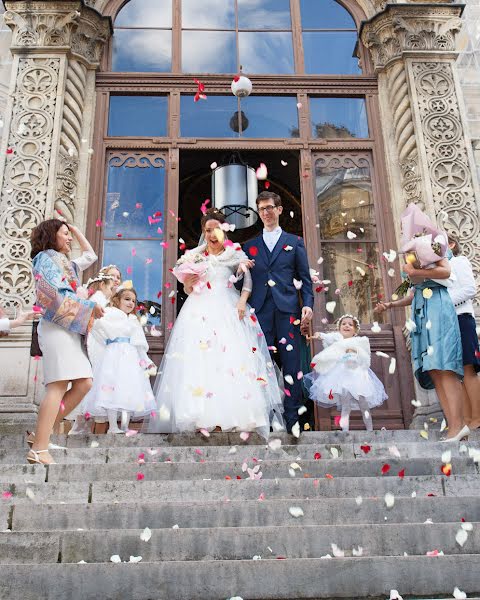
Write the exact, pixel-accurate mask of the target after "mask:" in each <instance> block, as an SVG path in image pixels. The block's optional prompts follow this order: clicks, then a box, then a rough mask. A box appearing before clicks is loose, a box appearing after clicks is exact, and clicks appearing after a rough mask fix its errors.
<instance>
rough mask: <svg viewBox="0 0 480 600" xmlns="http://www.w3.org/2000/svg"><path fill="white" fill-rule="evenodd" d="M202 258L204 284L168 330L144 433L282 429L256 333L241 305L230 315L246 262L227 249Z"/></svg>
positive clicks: (273, 383) (272, 378)
mask: <svg viewBox="0 0 480 600" xmlns="http://www.w3.org/2000/svg"><path fill="white" fill-rule="evenodd" d="M205 249H206V247H205V245H202V246H199V247H198V248H196V249H195V250H192V251H191V252H197V253H202V254H203V256H204V257H205V260H206V261H207V263H208V270H207V272H206V276H205V278H204V279H205V281H206V284H205V285H204V286H203V287H202V288H201V289H200V290H199V291H198V292H195V291H194V292H192V293H191V294H190V296H189V297H188V298H187V300H186V302H185V304H184V305H183V307H182V309H181V311H180V314H179V316H178V318H177V320H176V323H175V326H174V327H173V330H172V333H171V336H170V340H169V342H168V344H167V348H166V351H165V355H164V357H163V360H162V364H161V365H160V369H159V372H158V375H157V380H156V382H155V386H154V393H155V398H156V403H157V410H156V413H155V415H154V416H153V417H151V418H150V421H149V423H148V424H147V431H149V432H178V431H195V430H199V429H206V430H208V431H211V430H213V429H215V428H216V427H217V426H218V427H221V429H222V430H223V431H232V430H236V431H254V430H256V431H258V432H259V433H260V434H261V435H263V436H264V437H267V436H268V434H269V431H270V426H272V427H273V428H274V429H275V430H279V429H282V428H283V417H282V413H283V403H282V396H281V393H280V389H279V387H278V383H277V378H276V374H275V368H274V365H273V364H272V360H271V357H270V353H269V351H268V348H267V345H266V342H265V339H264V336H263V333H262V330H261V328H260V326H259V324H258V322H257V319H256V317H255V315H254V313H253V312H252V311H251V309H250V307H249V306H248V305H247V311H246V316H245V318H244V319H242V320H240V319H239V317H238V312H237V308H236V306H237V302H238V300H239V292H238V291H237V290H236V289H235V287H234V285H233V282H234V280H235V274H236V273H237V269H238V266H239V264H240V262H242V261H244V260H247V257H246V255H245V254H244V253H243V252H242V251H240V250H238V249H236V248H235V247H227V248H226V249H225V251H224V252H222V254H220V255H217V256H214V255H211V254H210V255H208V254H206V253H205Z"/></svg>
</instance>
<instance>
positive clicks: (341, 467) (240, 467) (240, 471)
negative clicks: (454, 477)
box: [0, 457, 478, 483]
mask: <svg viewBox="0 0 480 600" xmlns="http://www.w3.org/2000/svg"><path fill="white" fill-rule="evenodd" d="M145 460H148V459H147V458H146V459H145ZM150 460H152V459H151V458H150ZM245 465H248V467H246V466H245ZM292 465H293V466H292ZM385 466H388V467H390V470H389V471H388V472H387V473H386V474H385V475H382V468H384V467H385ZM441 467H442V462H441V460H440V457H439V458H414V459H409V460H408V461H407V460H403V459H388V462H385V460H384V459H378V458H366V459H365V458H358V459H354V460H323V459H320V460H301V459H296V460H295V459H293V460H292V458H289V459H288V460H265V461H258V460H257V461H252V460H250V461H245V462H243V463H242V462H237V461H213V462H197V463H195V462H161V463H156V462H155V463H146V464H138V462H137V463H136V464H135V463H130V464H127V463H106V464H88V463H83V464H57V465H50V466H49V467H48V469H45V467H43V466H42V465H35V466H34V465H29V466H28V465H1V468H0V482H3V483H21V482H23V481H25V480H30V481H35V482H36V483H40V482H42V481H45V480H48V482H57V481H58V482H71V481H88V482H94V481H111V482H114V481H135V480H136V479H137V475H138V473H142V474H143V475H144V476H145V480H148V481H177V480H189V481H192V480H205V479H217V480H218V479H226V478H231V479H237V478H241V479H248V478H249V477H250V474H249V473H248V470H247V468H249V469H254V468H258V469H259V472H260V473H261V474H262V479H263V480H265V479H275V478H277V479H284V478H291V477H296V478H306V477H310V478H323V477H326V476H329V475H331V476H332V477H334V478H337V477H347V478H354V477H383V478H385V479H390V478H392V477H397V476H398V473H399V472H401V471H405V475H406V476H417V475H419V476H420V475H437V474H441ZM451 471H452V473H454V474H472V475H475V474H478V469H477V466H476V465H475V463H474V462H473V460H472V459H470V458H456V459H452V469H451ZM254 476H255V474H254V473H253V471H252V474H251V477H252V478H253V477H254Z"/></svg>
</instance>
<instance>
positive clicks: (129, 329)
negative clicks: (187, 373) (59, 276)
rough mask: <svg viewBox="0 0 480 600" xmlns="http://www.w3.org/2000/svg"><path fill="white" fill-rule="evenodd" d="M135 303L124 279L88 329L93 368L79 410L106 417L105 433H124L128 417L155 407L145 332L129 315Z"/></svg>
mask: <svg viewBox="0 0 480 600" xmlns="http://www.w3.org/2000/svg"><path fill="white" fill-rule="evenodd" d="M136 304H137V293H136V292H135V290H134V289H133V288H130V287H129V282H125V283H124V284H122V285H120V286H119V287H118V288H117V292H116V294H115V295H114V296H113V297H112V300H111V302H110V306H109V307H107V308H106V309H105V316H104V317H102V318H101V319H98V320H97V321H96V322H95V325H94V327H93V328H92V331H91V332H90V336H91V338H92V340H91V344H90V345H89V353H90V357H91V360H92V362H93V364H94V365H96V367H95V369H94V379H93V386H92V389H91V390H90V392H89V393H88V394H87V396H85V399H84V402H83V403H82V410H83V414H84V415H86V414H89V415H91V416H93V417H105V416H106V417H108V422H109V430H108V431H109V433H124V432H126V431H127V430H128V426H129V422H130V418H131V417H132V416H135V417H142V416H146V415H149V414H150V413H151V412H152V411H154V410H155V408H156V406H155V401H154V396H153V393H152V387H151V385H150V381H149V370H151V369H152V368H153V369H154V368H155V365H153V363H152V361H151V360H150V359H149V358H148V355H147V351H148V344H147V340H146V338H145V334H144V332H143V329H142V326H141V325H140V322H139V320H138V318H137V317H136V316H135V315H134V314H133V313H134V310H135V306H136ZM119 414H120V415H121V427H120V428H119V427H118V416H119Z"/></svg>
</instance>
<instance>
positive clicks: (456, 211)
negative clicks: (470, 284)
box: [412, 62, 480, 280]
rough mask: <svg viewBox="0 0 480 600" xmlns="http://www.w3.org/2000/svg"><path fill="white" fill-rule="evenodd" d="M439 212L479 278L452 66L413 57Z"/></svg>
mask: <svg viewBox="0 0 480 600" xmlns="http://www.w3.org/2000/svg"><path fill="white" fill-rule="evenodd" d="M412 70H413V78H414V81H415V88H416V93H417V97H418V110H419V114H420V120H421V125H422V126H421V132H419V134H420V135H421V136H422V138H423V140H422V141H423V144H424V147H425V152H426V155H427V161H428V165H429V173H430V180H431V186H432V192H433V198H432V200H433V204H434V208H435V213H436V214H437V215H438V216H439V217H440V219H442V217H443V218H445V223H444V225H445V228H446V229H447V230H448V231H452V232H453V233H455V234H457V235H458V236H459V238H460V240H461V242H462V249H463V252H464V254H465V255H466V256H467V257H468V258H469V259H470V261H471V262H472V264H473V268H474V272H475V274H476V277H477V280H480V226H479V218H478V212H477V205H476V202H475V193H474V188H473V183H472V175H471V171H470V165H469V160H468V153H467V146H466V142H465V136H464V130H463V126H462V119H461V115H460V110H459V105H458V98H457V95H456V90H455V83H454V78H453V72H452V65H451V64H449V63H445V62H414V63H412Z"/></svg>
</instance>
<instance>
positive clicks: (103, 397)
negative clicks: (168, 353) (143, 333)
mask: <svg viewBox="0 0 480 600" xmlns="http://www.w3.org/2000/svg"><path fill="white" fill-rule="evenodd" d="M110 409H115V410H119V411H120V410H126V411H128V412H130V413H132V416H134V417H142V416H147V415H149V414H150V413H151V412H152V411H154V410H155V400H154V396H153V393H152V387H151V385H150V380H149V377H148V375H147V373H146V372H145V370H144V369H142V368H141V366H140V364H139V358H138V352H137V349H136V348H135V346H132V345H130V344H128V343H123V342H115V343H113V344H109V345H108V346H107V348H106V350H105V354H104V356H103V358H102V360H101V363H100V364H99V365H98V367H96V368H95V369H94V378H93V386H92V389H91V390H90V391H89V392H88V394H87V395H86V396H85V398H84V399H83V401H82V404H81V410H82V413H83V414H86V413H89V414H90V415H92V416H94V417H105V416H106V415H107V410H110Z"/></svg>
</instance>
